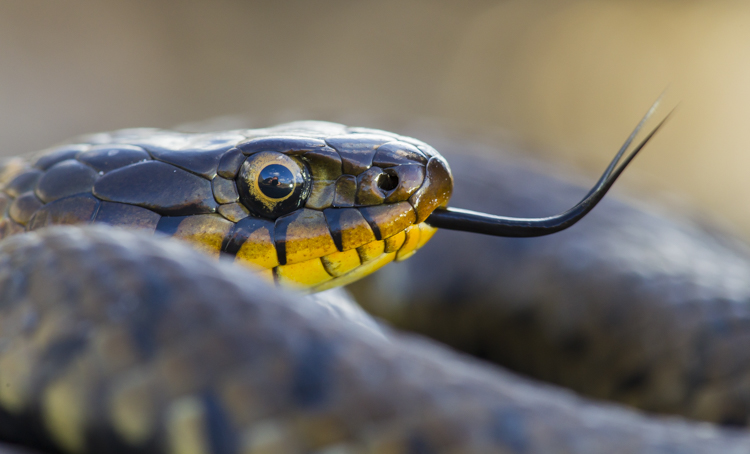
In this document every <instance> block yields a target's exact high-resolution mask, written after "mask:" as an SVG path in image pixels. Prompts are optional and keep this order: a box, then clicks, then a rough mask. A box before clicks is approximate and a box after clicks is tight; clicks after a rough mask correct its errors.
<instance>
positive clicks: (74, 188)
mask: <svg viewBox="0 0 750 454" xmlns="http://www.w3.org/2000/svg"><path fill="white" fill-rule="evenodd" d="M96 179H97V173H96V171H95V170H94V169H92V168H91V167H89V166H87V165H85V164H82V163H80V162H78V161H76V160H75V159H67V160H65V161H61V162H58V163H57V164H55V165H53V166H52V167H50V168H49V169H47V171H46V172H44V175H42V176H41V177H40V178H39V181H38V182H37V184H36V190H35V192H36V195H37V197H39V199H40V200H42V201H43V202H44V203H49V202H53V201H55V200H58V199H62V198H63V197H68V196H71V195H74V194H81V193H84V192H91V187H92V186H93V185H94V182H95V181H96Z"/></svg>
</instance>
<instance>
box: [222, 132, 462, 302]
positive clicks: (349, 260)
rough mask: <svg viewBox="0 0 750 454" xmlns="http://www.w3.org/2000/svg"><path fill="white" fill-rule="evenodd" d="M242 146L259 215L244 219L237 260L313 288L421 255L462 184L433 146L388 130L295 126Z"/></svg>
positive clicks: (244, 181) (240, 181)
mask: <svg viewBox="0 0 750 454" xmlns="http://www.w3.org/2000/svg"><path fill="white" fill-rule="evenodd" d="M322 132H323V133H322ZM325 133H327V134H325ZM236 150H238V151H236V152H234V153H235V154H237V156H240V153H241V156H242V157H238V158H237V159H236V162H239V161H240V160H242V159H243V158H244V160H243V161H242V163H241V164H240V165H239V167H238V170H237V173H236V177H235V178H236V182H237V189H238V192H239V195H240V200H241V202H242V203H243V204H244V205H245V207H247V209H248V210H249V211H250V213H251V214H252V215H253V216H251V217H250V218H248V220H245V221H244V222H242V221H241V222H242V223H244V224H247V225H248V228H247V229H245V231H242V229H239V230H238V232H240V233H241V234H240V235H239V238H240V240H239V241H237V242H236V243H238V244H239V243H241V244H239V247H237V246H235V247H234V249H237V251H236V257H237V260H239V261H244V262H249V263H254V264H256V265H260V266H262V267H263V268H266V269H272V275H273V277H274V279H275V280H276V281H277V282H279V283H281V284H291V285H292V286H297V287H301V288H304V289H310V290H313V291H319V290H323V289H327V288H331V287H334V286H338V285H344V284H347V283H349V282H352V281H354V280H356V279H359V278H361V277H363V276H366V275H367V274H370V273H372V272H373V271H375V270H377V269H379V268H380V267H382V266H383V265H385V264H387V263H389V262H391V261H393V260H404V259H406V258H407V257H409V256H411V255H412V254H413V253H414V252H415V251H416V250H417V249H418V248H419V247H421V246H422V245H423V244H425V243H426V242H427V240H429V239H430V237H431V236H432V235H433V233H434V232H435V229H434V228H432V227H430V226H429V225H427V224H425V223H424V221H425V219H427V217H429V215H430V214H431V213H432V212H433V210H435V209H436V208H438V207H445V206H446V205H447V203H448V200H449V198H450V196H451V193H452V189H453V179H452V176H451V172H450V167H449V166H448V163H447V162H446V161H445V159H444V158H443V157H442V156H440V155H439V154H438V153H437V152H436V151H435V150H434V149H433V148H432V147H430V146H429V145H427V144H425V143H422V142H420V141H417V140H415V139H412V138H408V137H403V136H399V135H396V134H392V133H388V132H385V131H379V130H373V129H363V128H345V127H343V126H341V125H334V124H330V123H320V122H298V123H290V124H287V125H281V126H278V127H275V128H273V132H272V133H271V134H269V132H268V131H266V132H265V135H260V136H259V137H255V138H251V139H249V140H247V141H244V142H242V143H240V144H238V145H237V146H236ZM235 167H236V164H235ZM220 173H221V171H220ZM239 224H240V223H238V225H239ZM259 231H260V233H259ZM253 235H255V237H253ZM251 237H253V238H252V241H250V242H248V240H249V239H251ZM258 237H263V239H264V240H263V241H260V242H258V241H257V238H258ZM270 246H273V250H272V248H271V247H270ZM230 249H231V248H230Z"/></svg>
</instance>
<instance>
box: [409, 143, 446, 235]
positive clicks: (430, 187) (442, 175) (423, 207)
mask: <svg viewBox="0 0 750 454" xmlns="http://www.w3.org/2000/svg"><path fill="white" fill-rule="evenodd" d="M452 194H453V175H451V169H450V166H448V162H447V161H446V160H445V158H443V157H442V156H440V155H438V154H435V156H432V157H431V158H430V160H429V161H428V162H427V164H426V165H425V177H424V181H423V182H422V185H421V186H420V187H419V189H418V190H417V191H416V192H414V194H412V195H411V197H409V203H411V205H412V206H413V207H414V211H415V212H416V214H417V220H416V223H420V222H423V221H424V220H425V219H427V217H428V216H429V215H430V214H432V211H433V210H435V208H438V207H440V208H444V207H446V206H447V205H448V201H449V200H450V198H451V195H452Z"/></svg>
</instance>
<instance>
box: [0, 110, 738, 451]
mask: <svg viewBox="0 0 750 454" xmlns="http://www.w3.org/2000/svg"><path fill="white" fill-rule="evenodd" d="M444 145H445V149H446V150H448V151H450V150H452V149H457V148H461V151H462V155H461V156H458V155H457V156H455V159H453V157H450V156H449V158H450V159H449V161H450V162H451V164H452V166H453V170H454V171H455V175H456V178H457V180H458V181H467V182H468V184H467V185H466V186H465V187H466V188H468V192H467V193H466V194H459V193H457V194H456V198H458V200H459V203H460V204H461V206H467V207H470V208H474V207H477V208H480V207H481V205H483V204H487V203H489V204H490V205H489V206H492V207H493V209H507V210H508V211H509V214H515V213H513V212H517V213H518V214H521V215H529V214H528V213H531V215H534V214H536V215H540V214H541V215H544V214H549V211H547V210H553V211H555V210H559V208H560V207H564V206H565V205H566V204H568V203H569V202H570V200H573V199H575V197H576V195H575V194H580V191H581V190H580V188H578V187H576V186H575V185H571V184H568V183H566V182H564V181H561V180H557V179H555V178H553V177H550V176H549V175H547V174H545V173H544V172H540V171H538V170H535V169H534V168H533V166H531V167H530V166H528V165H526V164H523V163H519V162H518V161H514V160H513V159H509V158H507V157H506V159H505V160H502V161H501V160H499V158H498V157H493V156H489V155H487V154H483V153H482V152H481V150H473V151H472V149H471V146H464V145H463V144H456V143H452V144H451V143H445V144H444ZM0 185H1V186H2V195H0V204H1V205H2V211H3V217H2V220H0V236H2V237H3V238H5V237H7V239H5V240H3V241H2V243H0V439H2V440H5V441H6V442H7V443H8V444H6V445H3V447H2V448H0V451H2V450H5V451H7V452H14V451H16V450H19V449H33V450H36V451H37V452H55V453H57V452H65V453H172V454H204V453H205V454H208V453H214V454H251V453H269V454H270V453H327V454H343V453H383V454H386V453H387V454H391V453H393V454H397V453H404V454H406V453H415V454H416V453H420V454H421V453H464V452H466V453H469V452H472V453H473V452H477V453H485V452H486V453H491V452H492V453H495V452H496V453H519V454H525V453H604V452H606V453H610V452H611V453H615V452H616V453H664V454H667V453H669V454H676V453H750V434H748V433H747V432H745V431H744V430H742V429H741V428H737V427H722V426H718V425H711V424H708V423H705V422H696V421H689V420H687V419H682V417H681V416H671V417H665V416H656V415H647V414H645V413H642V412H640V411H638V410H635V409H632V408H630V409H629V408H627V407H624V406H621V405H618V404H615V403H606V402H603V401H601V400H600V401H596V400H591V399H589V398H584V397H580V396H578V395H576V394H574V393H572V392H571V391H568V390H564V389H563V388H558V387H556V386H552V385H547V384H542V383H540V382H536V381H534V380H533V379H529V378H523V377H522V376H520V375H516V374H514V373H511V372H509V371H507V370H506V369H503V368H500V367H498V366H496V365H493V364H491V363H489V362H485V361H481V360H479V359H476V358H474V357H471V356H469V355H466V354H465V353H458V352H456V351H455V350H451V349H449V348H447V347H445V346H443V345H440V344H438V343H437V342H435V341H432V340H428V339H426V338H423V337H421V336H418V335H414V334H405V333H402V332H400V331H396V330H395V329H393V328H390V327H389V326H388V325H386V324H384V323H380V322H375V321H373V320H372V319H370V318H369V316H367V315H365V314H364V313H362V312H361V311H360V310H359V309H358V307H357V306H356V305H353V304H352V303H351V302H349V301H348V300H347V299H346V296H345V295H344V294H343V293H342V292H340V291H338V292H337V291H335V290H334V291H333V292H326V293H323V294H317V295H304V293H310V292H318V291H322V290H326V289H332V288H333V287H337V286H341V285H344V284H349V283H352V282H354V281H356V280H358V279H360V278H363V277H365V276H367V275H370V274H371V273H372V272H374V271H375V270H377V269H379V268H381V267H383V266H384V265H386V264H388V263H390V262H393V261H398V262H401V261H403V260H404V259H406V258H409V257H411V256H412V255H413V254H414V252H415V251H416V250H417V249H419V248H421V247H422V246H424V245H425V243H427V241H428V240H430V238H431V237H432V236H433V234H434V233H435V231H436V229H435V228H433V227H431V226H430V225H428V223H426V222H425V220H426V219H427V218H428V217H429V215H430V214H431V213H432V212H433V210H435V209H436V208H443V207H445V206H446V205H447V204H448V200H449V199H450V198H451V195H452V193H453V176H452V173H451V168H449V166H448V164H447V161H446V159H444V158H443V157H442V156H441V155H440V154H438V153H437V152H436V151H435V149H434V148H432V147H431V146H429V145H427V144H425V143H423V142H421V141H418V140H415V139H412V138H409V137H405V136H401V135H397V134H392V133H389V132H385V131H380V130H373V129H365V128H351V127H346V126H343V125H340V124H335V123H325V122H297V123H289V124H284V125H279V126H275V127H271V128H266V129H252V130H236V131H224V132H217V133H181V132H172V131H164V130H156V129H131V130H121V131H115V132H112V133H102V134H94V135H90V136H85V137H83V138H79V139H77V141H76V142H73V143H70V144H67V145H62V146H59V147H56V148H54V149H51V150H48V151H46V152H43V153H41V154H40V156H39V157H38V158H36V159H35V160H25V159H21V158H17V159H11V160H9V161H7V162H6V163H5V164H4V167H2V169H1V170H0ZM520 186H524V187H528V186H531V187H533V188H534V190H533V191H530V192H526V193H524V194H519V192H518V189H517V188H518V187H520ZM534 191H537V192H536V193H535V192H534ZM571 194H573V195H571ZM478 195H481V197H478ZM454 199H455V198H454ZM472 205H473V206H472ZM486 206H487V205H485V206H484V208H486ZM534 210H544V211H546V212H543V213H534ZM87 224H96V225H93V226H86V225H87ZM113 227H114V228H113ZM21 233H23V234H21ZM154 233H156V235H154ZM168 236H171V237H174V238H177V239H179V240H181V241H176V240H172V239H170V238H168ZM186 242H187V243H189V244H190V245H191V246H192V247H188V246H186V245H185V243H186ZM537 242H540V243H537ZM435 243H437V244H435ZM431 246H434V247H427V248H425V249H424V250H423V251H422V252H420V253H419V254H417V255H415V256H414V258H412V259H410V260H407V261H404V262H403V263H398V264H395V265H390V266H389V267H386V268H385V269H384V270H383V271H384V272H381V273H379V274H378V275H376V276H375V277H373V278H370V279H369V280H367V279H365V280H364V281H360V282H358V283H356V284H355V285H354V286H353V291H354V292H355V293H356V294H358V295H359V298H360V300H361V302H362V303H363V304H364V305H365V306H366V308H367V309H368V310H369V311H371V312H372V313H375V314H376V315H378V316H380V317H383V318H385V319H387V320H389V321H390V323H392V324H393V325H395V326H397V327H400V328H404V329H409V330H415V331H418V332H421V333H424V334H428V335H430V336H432V337H435V338H437V339H439V340H441V341H443V342H446V343H448V344H450V345H452V346H454V347H456V348H459V349H461V350H464V351H465V352H468V353H471V354H473V355H474V356H478V357H480V358H483V359H485V360H490V361H494V362H497V363H500V364H502V365H505V366H508V367H511V368H513V369H516V370H518V371H520V372H521V373H524V374H527V375H532V376H534V377H536V378H539V379H545V380H549V381H552V382H556V383H558V384H562V385H565V386H568V387H570V388H573V389H575V390H577V391H578V392H580V393H584V394H588V395H590V396H592V397H595V398H600V399H605V398H606V399H612V400H616V401H620V402H624V403H628V404H630V405H632V406H636V407H639V408H641V409H644V410H649V411H653V412H658V413H661V414H672V415H682V416H687V417H692V418H697V419H702V420H705V421H711V422H715V423H720V424H724V425H725V426H726V425H730V426H740V425H745V424H747V421H748V415H750V354H749V353H747V350H748V349H747V348H746V347H745V345H746V343H747V341H748V339H750V323H748V321H750V310H748V302H749V301H750V287H749V286H750V279H748V278H750V252H749V251H748V250H747V247H746V246H744V245H742V244H741V243H739V242H737V241H736V240H733V239H732V238H730V237H728V236H726V235H723V234H721V233H717V232H716V231H713V230H711V229H710V228H706V227H702V226H699V225H696V224H691V223H690V222H689V221H687V220H679V219H677V220H675V219H670V218H667V217H659V216H655V215H652V214H650V213H648V212H647V211H644V210H643V209H639V208H636V207H633V206H630V205H628V204H625V203H623V202H618V201H605V202H604V203H603V204H602V207H601V208H597V210H595V211H594V212H593V213H592V214H591V215H590V216H589V217H587V220H586V221H585V222H582V223H581V225H579V226H576V228H575V229H572V230H570V231H566V232H564V233H560V234H558V235H555V236H553V237H549V238H545V239H541V240H536V239H498V238H488V237H478V236H473V235H468V234H462V233H458V232H450V234H446V235H445V236H444V237H443V238H440V235H438V237H437V238H436V239H435V240H434V241H433V242H432V244H431ZM280 287H288V288H286V289H285V288H280ZM289 287H290V288H291V290H290V289H289ZM16 445H24V446H26V447H27V448H18V447H17V446H16Z"/></svg>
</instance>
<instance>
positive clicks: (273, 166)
mask: <svg viewBox="0 0 750 454" xmlns="http://www.w3.org/2000/svg"><path fill="white" fill-rule="evenodd" d="M310 186H311V180H310V172H309V171H308V170H307V167H305V165H304V164H303V163H302V162H300V161H298V160H296V159H295V158H293V157H291V156H287V155H285V154H282V153H276V152H273V151H262V152H260V153H255V154H253V155H252V156H250V157H249V158H247V159H246V160H245V162H243V163H242V167H241V168H240V172H239V174H238V175H237V189H239V193H240V199H241V200H242V203H243V205H245V206H246V207H247V209H248V210H250V211H251V212H253V213H255V214H257V215H259V216H262V217H265V218H270V219H276V218H277V217H279V216H282V215H284V214H287V213H290V212H292V211H294V210H296V209H297V208H299V207H301V206H302V205H303V204H304V203H305V201H306V200H307V196H308V195H310Z"/></svg>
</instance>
